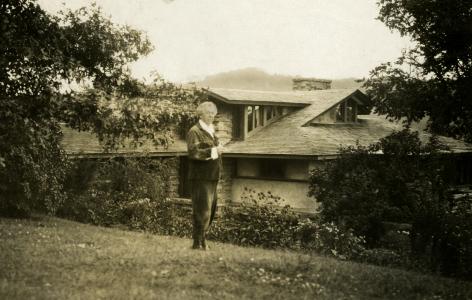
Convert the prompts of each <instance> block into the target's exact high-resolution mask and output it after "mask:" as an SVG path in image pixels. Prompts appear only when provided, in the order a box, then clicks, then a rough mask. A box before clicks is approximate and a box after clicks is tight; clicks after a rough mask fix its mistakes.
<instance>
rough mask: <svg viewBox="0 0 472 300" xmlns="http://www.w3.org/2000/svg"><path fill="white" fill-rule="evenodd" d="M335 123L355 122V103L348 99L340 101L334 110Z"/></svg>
mask: <svg viewBox="0 0 472 300" xmlns="http://www.w3.org/2000/svg"><path fill="white" fill-rule="evenodd" d="M335 114H336V123H355V122H357V103H356V102H355V101H354V100H352V99H348V100H347V101H343V102H342V103H340V104H339V105H338V106H337V107H336V110H335Z"/></svg>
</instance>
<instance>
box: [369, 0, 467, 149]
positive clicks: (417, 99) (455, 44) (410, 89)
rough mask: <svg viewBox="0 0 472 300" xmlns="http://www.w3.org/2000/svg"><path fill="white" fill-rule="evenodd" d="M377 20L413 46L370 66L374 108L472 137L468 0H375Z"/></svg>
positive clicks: (437, 130)
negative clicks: (392, 60) (408, 38)
mask: <svg viewBox="0 0 472 300" xmlns="http://www.w3.org/2000/svg"><path fill="white" fill-rule="evenodd" d="M377 4H378V5H379V7H380V12H379V17H378V18H379V20H380V21H382V22H383V23H384V24H385V25H387V26H388V28H390V29H391V30H397V31H398V32H400V34H401V35H402V36H408V37H410V38H411V40H412V41H413V42H414V43H415V44H416V46H415V47H414V48H413V49H411V50H409V51H404V52H403V54H402V56H401V57H400V58H399V59H398V60H397V61H396V62H393V63H391V62H388V63H384V64H382V65H380V66H378V67H377V68H375V69H374V70H372V71H371V73H370V77H369V78H368V80H367V81H366V83H365V87H366V88H367V94H368V95H369V96H370V97H371V99H372V105H373V107H374V111H375V112H377V113H380V114H386V115H387V116H388V117H390V118H392V119H397V120H398V119H401V118H405V121H406V123H409V122H412V121H418V120H420V119H422V118H424V117H428V118H429V121H428V126H429V129H430V130H431V131H433V132H435V133H438V134H445V135H449V136H452V137H455V138H462V139H465V140H466V141H469V142H470V141H472V130H471V128H472V2H471V1H469V0H450V1H442V0H402V1H398V0H379V1H378V2H377Z"/></svg>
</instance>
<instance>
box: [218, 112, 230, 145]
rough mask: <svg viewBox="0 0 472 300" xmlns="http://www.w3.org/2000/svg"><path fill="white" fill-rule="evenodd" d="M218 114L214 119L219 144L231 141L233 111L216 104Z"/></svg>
mask: <svg viewBox="0 0 472 300" xmlns="http://www.w3.org/2000/svg"><path fill="white" fill-rule="evenodd" d="M216 104H217V108H218V114H217V115H216V118H215V131H216V135H217V136H218V138H219V140H220V143H221V144H223V145H224V144H226V143H228V142H229V141H231V138H232V134H233V111H232V108H231V107H230V106H229V105H227V104H223V103H216Z"/></svg>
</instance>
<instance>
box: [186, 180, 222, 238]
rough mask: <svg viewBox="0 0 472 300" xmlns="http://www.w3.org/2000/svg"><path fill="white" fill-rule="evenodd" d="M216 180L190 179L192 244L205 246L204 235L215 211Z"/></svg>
mask: <svg viewBox="0 0 472 300" xmlns="http://www.w3.org/2000/svg"><path fill="white" fill-rule="evenodd" d="M217 184H218V181H216V180H193V181H192V209H193V245H194V246H203V247H205V245H206V244H205V243H206V242H205V235H206V232H207V231H208V228H209V227H210V224H211V222H212V221H213V218H214V217H215V212H216V203H217V197H216V186H217Z"/></svg>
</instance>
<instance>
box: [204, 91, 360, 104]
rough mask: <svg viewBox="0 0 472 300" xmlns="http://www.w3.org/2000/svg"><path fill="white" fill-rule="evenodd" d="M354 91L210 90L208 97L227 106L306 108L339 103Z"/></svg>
mask: <svg viewBox="0 0 472 300" xmlns="http://www.w3.org/2000/svg"><path fill="white" fill-rule="evenodd" d="M353 92H354V90H346V89H338V90H318V91H287V92H271V91H253V90H237V89H219V88H211V89H209V90H208V93H209V96H210V97H213V98H216V99H218V100H220V101H223V102H225V103H228V104H248V105H281V106H298V107H306V106H308V105H310V104H313V103H318V104H321V103H322V102H327V101H330V100H331V101H333V100H334V101H341V100H342V97H343V96H344V97H345V96H346V95H347V94H350V93H353Z"/></svg>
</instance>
